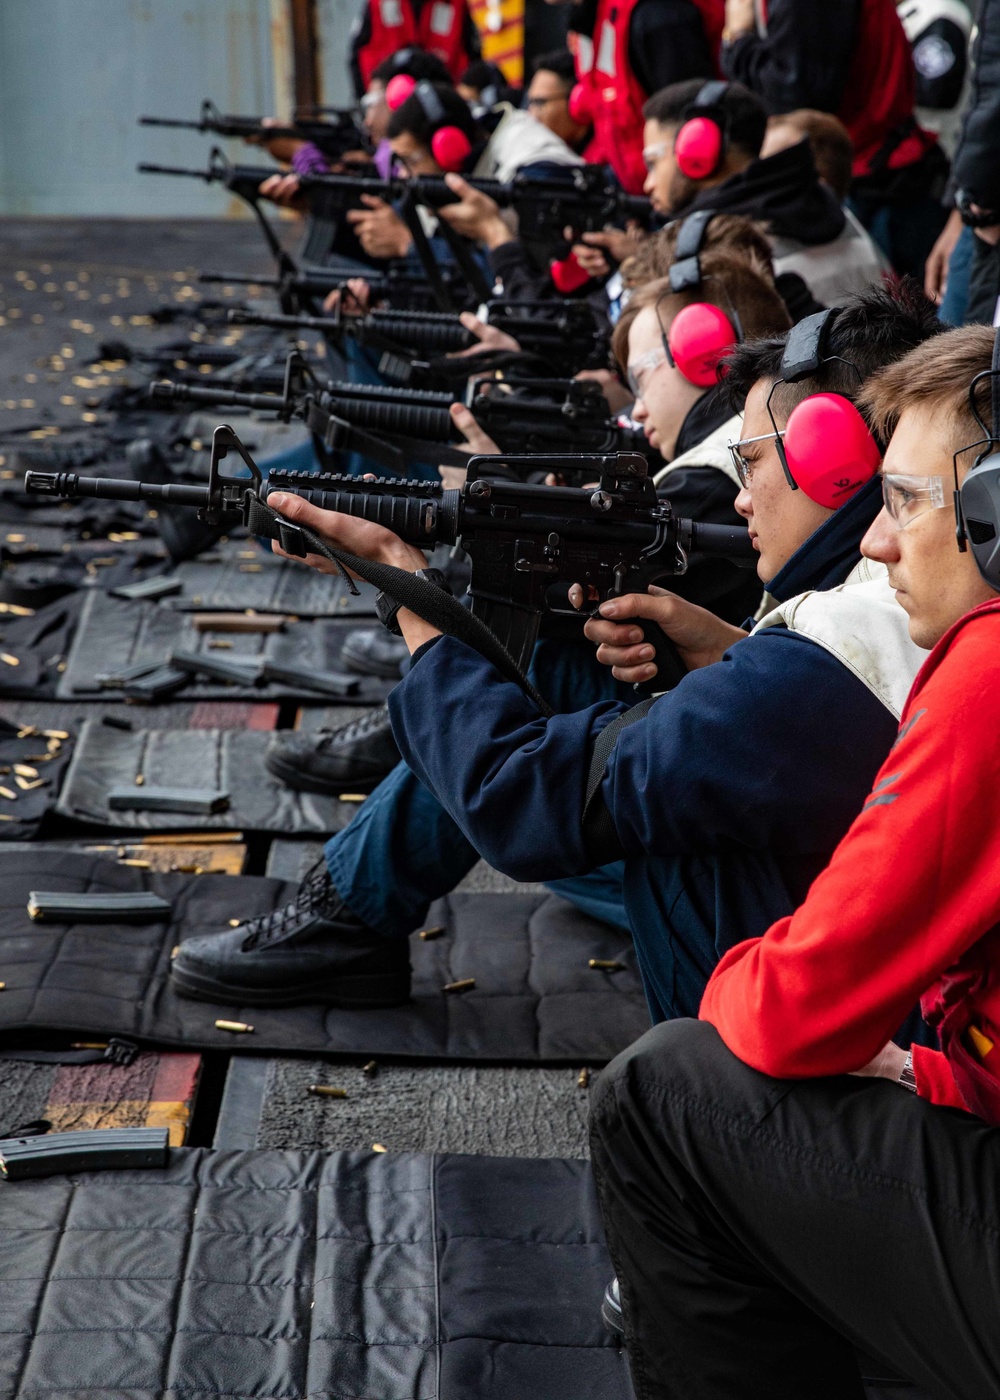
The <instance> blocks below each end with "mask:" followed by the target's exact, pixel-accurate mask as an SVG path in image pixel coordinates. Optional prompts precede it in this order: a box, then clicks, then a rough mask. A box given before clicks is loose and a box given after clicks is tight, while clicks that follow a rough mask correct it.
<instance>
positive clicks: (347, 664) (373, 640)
mask: <svg viewBox="0 0 1000 1400" xmlns="http://www.w3.org/2000/svg"><path fill="white" fill-rule="evenodd" d="M409 654H410V649H409V647H408V646H407V645H406V643H405V642H404V641H403V639H402V637H394V636H393V635H392V633H391V632H387V631H386V630H385V628H384V627H370V628H365V629H364V630H363V631H359V632H351V633H349V634H348V637H347V640H346V641H345V642H344V645H343V646H342V647H341V648H340V660H341V663H342V665H343V667H344V670H345V671H359V672H360V673H361V675H363V676H381V677H382V678H383V680H387V681H398V680H399V678H400V676H401V675H402V671H401V670H400V667H401V666H402V664H403V662H404V661H405V660H406V658H407V657H408V656H409Z"/></svg>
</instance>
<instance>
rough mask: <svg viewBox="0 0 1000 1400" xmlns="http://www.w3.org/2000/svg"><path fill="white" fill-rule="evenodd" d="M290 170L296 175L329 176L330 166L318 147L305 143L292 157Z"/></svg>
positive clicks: (309, 142)
mask: <svg viewBox="0 0 1000 1400" xmlns="http://www.w3.org/2000/svg"><path fill="white" fill-rule="evenodd" d="M292 170H293V171H294V172H295V174H296V175H329V173H330V165H329V162H328V161H327V158H326V156H325V155H324V154H323V152H322V151H321V150H320V149H319V147H318V146H314V145H313V144H312V142H311V141H306V143H305V144H304V145H302V146H300V147H299V149H298V150H297V151H296V152H295V154H294V155H293V156H292Z"/></svg>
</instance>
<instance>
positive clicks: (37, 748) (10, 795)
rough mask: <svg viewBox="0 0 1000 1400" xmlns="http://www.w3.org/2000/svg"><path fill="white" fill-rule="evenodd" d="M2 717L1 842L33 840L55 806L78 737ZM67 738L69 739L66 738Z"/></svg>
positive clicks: (0, 746) (0, 761)
mask: <svg viewBox="0 0 1000 1400" xmlns="http://www.w3.org/2000/svg"><path fill="white" fill-rule="evenodd" d="M53 728H55V729H57V730H58V736H57V737H52V738H50V737H49V736H48V735H45V734H42V733H41V732H40V731H39V730H36V729H35V727H34V726H33V725H31V724H23V725H19V724H17V722H16V721H15V722H11V721H10V720H6V719H3V718H0V841H30V840H32V838H33V837H35V836H36V835H37V834H38V829H39V827H40V826H41V824H42V820H43V818H44V817H45V816H46V815H47V814H48V813H49V812H50V811H51V810H52V808H53V807H54V805H55V801H56V796H57V794H58V792H59V788H60V784H61V783H62V781H63V778H64V775H65V772H66V765H67V764H68V762H69V760H70V756H71V755H72V753H73V745H74V742H75V740H74V737H73V735H72V733H71V732H70V731H69V730H66V729H63V728H62V726H53ZM64 736H65V737H64Z"/></svg>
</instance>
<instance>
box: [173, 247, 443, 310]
mask: <svg viewBox="0 0 1000 1400" xmlns="http://www.w3.org/2000/svg"><path fill="white" fill-rule="evenodd" d="M439 271H440V276H441V280H442V282H443V283H444V285H445V287H446V289H447V291H448V293H449V295H450V296H451V298H452V300H453V301H454V302H457V303H458V304H459V305H462V304H463V292H464V290H465V284H464V281H463V280H462V279H460V278H456V277H454V276H453V275H452V273H451V272H450V270H449V269H448V268H445V267H442V268H440V269H439ZM357 275H358V276H360V277H363V278H364V280H365V283H366V284H367V286H368V291H369V294H370V297H371V300H372V301H382V300H385V301H387V302H388V303H389V304H390V306H392V307H393V308H395V309H402V310H410V311H430V310H432V309H433V307H434V306H436V305H437V302H436V300H435V297H434V293H433V291H432V289H431V287H430V286H429V285H428V282H427V279H426V277H424V276H423V273H422V272H421V271H420V270H419V269H414V268H411V267H410V266H409V265H408V264H406V263H405V262H404V263H403V264H401V265H398V266H393V265H392V264H391V263H390V265H389V266H388V267H386V268H382V269H380V270H379V271H375V269H374V268H373V269H371V270H370V271H369V270H368V269H366V270H365V271H364V272H360V271H359V272H358V274H357ZM347 280H348V275H347V274H345V273H344V272H343V271H341V270H340V269H334V268H326V267H302V268H300V267H298V266H297V264H296V263H295V262H294V260H293V259H292V258H291V257H290V256H289V255H288V254H287V253H286V254H285V256H284V258H283V260H282V263H281V266H280V268H279V275H278V276H277V277H248V276H246V274H245V273H242V272H231V273H230V272H202V273H201V274H200V275H199V277H198V281H199V282H211V283H219V282H224V283H228V284H230V285H232V286H234V287H267V288H269V289H270V288H273V289H274V291H275V293H276V295H277V299H278V304H279V306H280V307H281V308H282V310H283V311H286V312H287V313H289V314H291V313H292V312H295V311H302V312H305V313H307V314H311V312H312V311H313V310H314V309H315V308H314V301H315V299H316V298H323V297H326V296H328V295H329V294H330V292H340V293H341V294H342V297H343V296H345V295H346V296H350V295H351V293H350V290H349V289H348V288H347Z"/></svg>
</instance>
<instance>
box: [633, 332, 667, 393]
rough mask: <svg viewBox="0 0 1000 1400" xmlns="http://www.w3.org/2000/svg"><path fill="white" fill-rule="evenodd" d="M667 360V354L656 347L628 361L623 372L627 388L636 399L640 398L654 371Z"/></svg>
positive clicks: (660, 347) (659, 347)
mask: <svg viewBox="0 0 1000 1400" xmlns="http://www.w3.org/2000/svg"><path fill="white" fill-rule="evenodd" d="M666 358H667V352H666V350H664V349H663V347H662V346H660V345H657V346H656V347H655V348H654V349H653V350H647V351H646V352H645V354H643V355H637V356H636V358H635V359H634V360H630V361H629V363H628V367H627V369H626V371H625V376H626V378H627V379H628V387H629V388H630V389H631V390H632V392H633V394H634V395H635V396H636V398H637V399H641V398H642V394H643V390H644V389H645V387H646V385H647V384H648V383H649V380H650V377H651V375H652V374H653V372H654V370H657V369H659V367H660V365H662V364H664V363H665V361H666Z"/></svg>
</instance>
